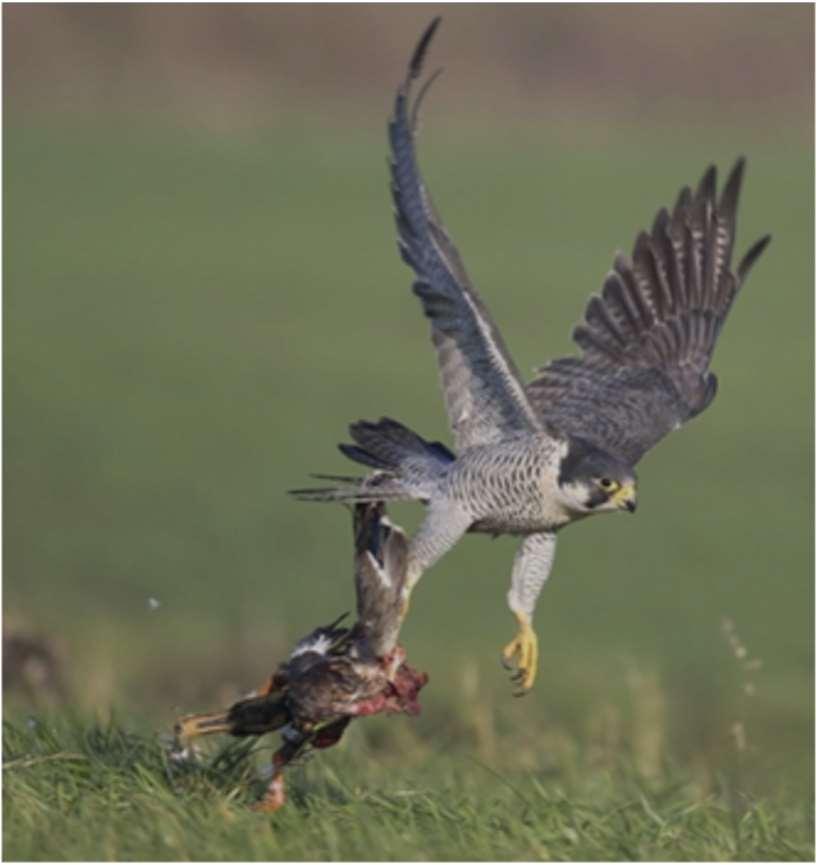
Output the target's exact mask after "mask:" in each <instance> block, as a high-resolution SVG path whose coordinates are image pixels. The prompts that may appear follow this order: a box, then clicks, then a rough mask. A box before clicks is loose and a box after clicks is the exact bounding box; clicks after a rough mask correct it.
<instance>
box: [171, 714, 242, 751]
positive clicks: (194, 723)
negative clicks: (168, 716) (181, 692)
mask: <svg viewBox="0 0 818 865" xmlns="http://www.w3.org/2000/svg"><path fill="white" fill-rule="evenodd" d="M232 726H233V724H232V722H231V721H229V720H228V713H227V712H216V713H215V714H212V715H185V716H184V717H182V718H179V719H178V720H177V721H176V723H175V724H174V725H173V735H174V736H175V738H176V745H177V748H178V749H179V750H183V749H184V748H187V747H188V745H189V744H190V741H191V739H195V738H196V737H197V736H209V735H210V734H211V733H229V732H230V730H231V729H232Z"/></svg>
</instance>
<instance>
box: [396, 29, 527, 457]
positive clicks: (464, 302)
mask: <svg viewBox="0 0 818 865" xmlns="http://www.w3.org/2000/svg"><path fill="white" fill-rule="evenodd" d="M439 23H440V19H439V18H436V19H435V20H434V21H433V22H432V23H431V24H430V25H429V27H428V28H427V29H426V32H425V33H424V34H423V36H422V38H421V40H420V42H419V43H418V46H417V48H416V49H415V52H414V54H413V56H412V60H411V62H410V64H409V70H408V73H407V75H406V79H405V80H404V82H403V84H401V86H400V88H399V89H398V93H397V96H396V99H395V109H394V115H393V117H392V119H391V121H390V123H389V141H390V145H391V162H390V166H391V173H392V195H393V198H394V202H395V220H396V223H397V228H398V235H399V242H398V245H399V248H400V253H401V256H402V258H403V260H404V261H405V262H406V263H407V264H408V265H409V266H410V267H411V268H412V269H413V270H414V271H415V274H416V276H417V280H416V281H415V283H414V285H413V289H414V292H415V294H416V295H417V296H418V297H419V298H420V301H421V303H422V304H423V311H424V312H425V313H426V315H427V317H428V318H429V319H430V321H431V326H432V342H433V343H434V346H435V348H436V350H437V358H438V365H439V367H440V377H441V383H442V387H443V397H444V400H445V403H446V410H447V412H448V415H449V423H450V425H451V427H452V432H453V433H454V438H455V443H456V447H457V449H458V450H460V449H462V448H465V447H469V446H472V445H477V444H487V443H489V442H493V441H497V440H498V439H501V438H503V437H505V436H507V435H508V434H510V433H514V432H517V433H518V432H520V431H524V430H528V431H534V430H537V429H539V428H540V423H539V420H538V418H537V415H536V413H535V412H534V410H533V409H532V407H531V405H530V404H529V401H528V398H527V396H526V392H525V388H524V386H523V383H522V380H521V378H520V375H519V373H518V372H517V369H516V367H515V366H514V362H513V361H512V360H511V358H510V357H509V354H508V352H507V351H506V348H505V345H504V344H503V340H502V338H501V336H500V334H499V332H498V331H497V328H496V327H495V325H494V322H492V320H491V317H490V315H489V313H488V311H487V310H486V308H485V306H484V305H483V303H482V301H481V300H480V298H479V296H478V294H477V292H476V291H475V289H474V288H473V287H472V285H471V283H470V282H469V278H468V277H467V275H466V271H465V269H464V267H463V263H462V261H461V260H460V256H459V254H458V252H457V250H456V249H455V247H454V244H453V243H452V242H451V240H450V239H449V236H448V235H447V233H446V230H445V229H444V227H443V224H442V223H441V221H440V219H439V218H438V216H437V213H436V211H435V209H434V206H433V204H432V202H431V199H430V198H429V194H428V192H427V191H426V188H425V186H424V183H423V180H422V178H421V176H420V172H419V170H418V165H417V158H416V155H415V146H414V133H415V126H416V122H415V121H416V118H417V113H418V108H419V106H420V102H421V100H422V99H423V94H424V92H425V90H426V88H424V89H423V90H421V92H420V94H419V96H418V97H417V99H416V100H415V102H414V104H411V86H412V82H413V81H414V80H415V79H416V78H418V77H419V76H420V73H421V67H422V65H423V58H424V55H425V53H426V49H427V48H428V46H429V42H430V41H431V39H432V36H433V35H434V32H435V30H436V28H437V25H438V24H439ZM429 83H430V82H429ZM426 87H428V83H427V85H426Z"/></svg>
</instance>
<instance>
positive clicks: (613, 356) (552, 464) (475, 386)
mask: <svg viewBox="0 0 818 865" xmlns="http://www.w3.org/2000/svg"><path fill="white" fill-rule="evenodd" d="M438 24H439V19H435V20H434V21H433V22H432V23H431V24H430V25H429V27H428V28H427V29H426V31H425V33H424V34H423V36H422V38H421V40H420V42H419V43H418V46H417V48H416V49H415V51H414V54H413V56H412V59H411V61H410V64H409V68H408V72H407V75H406V77H405V79H404V81H403V83H402V84H401V85H400V87H399V88H398V91H397V96H396V99H395V104H394V114H393V116H392V118H391V120H390V123H389V142H390V147H391V162H390V166H391V176H392V196H393V199H394V204H395V219H396V223H397V231H398V246H399V249H400V254H401V256H402V258H403V260H404V261H405V262H406V263H407V264H408V265H409V266H410V267H411V268H412V270H413V271H414V273H415V282H414V284H413V286H412V288H413V290H414V293H415V294H416V295H417V297H418V298H419V299H420V302H421V304H422V306H423V311H424V313H425V314H426V316H427V317H428V319H429V320H430V324H431V337H432V343H433V344H434V347H435V349H436V351H437V359H438V365H439V368H440V378H441V384H442V390H443V397H444V401H445V404H446V410H447V413H448V416H449V422H450V425H451V429H452V433H453V436H454V445H455V450H456V453H453V452H452V451H450V450H449V449H448V448H447V447H445V446H444V445H443V444H441V443H440V442H429V441H426V440H425V439H423V438H421V437H420V436H419V435H417V434H416V433H414V432H412V431H410V430H409V429H407V428H406V427H405V426H403V425H402V424H400V423H397V422H396V421H394V420H390V419H388V418H383V419H381V420H380V421H378V422H376V423H369V422H365V421H360V422H358V423H355V424H352V426H351V427H350V434H351V436H352V439H353V441H354V444H344V445H340V449H341V451H342V452H343V453H344V454H345V455H346V456H347V457H349V458H351V459H352V460H354V461H356V462H358V463H362V464H364V465H366V466H368V467H370V468H372V469H374V470H375V471H374V472H373V473H372V474H370V475H369V476H368V477H366V478H363V479H358V478H332V477H331V476H330V478H331V479H332V480H333V481H334V483H333V485H332V486H330V487H325V488H322V489H314V490H294V491H293V493H294V494H295V495H297V496H298V497H300V498H302V499H307V500H313V501H316V500H318V501H367V500H380V499H385V500H414V501H420V502H423V503H424V504H425V505H426V516H425V519H424V521H423V522H422V524H421V526H420V528H419V529H418V531H417V533H416V534H415V536H414V537H413V538H412V540H411V542H410V547H409V566H408V576H407V587H406V592H405V594H406V602H407V603H408V597H409V592H410V591H411V589H412V588H413V587H414V585H415V584H416V583H417V581H418V579H419V578H420V576H421V575H422V574H423V572H424V571H425V570H426V569H427V568H429V567H430V566H432V565H433V564H434V563H435V562H437V560H438V559H439V558H440V557H441V556H442V555H443V554H444V553H446V552H447V551H448V550H450V549H451V548H452V547H453V546H454V544H456V543H457V541H458V540H460V538H462V537H463V535H464V534H466V533H467V532H485V533H489V534H492V535H498V534H511V535H518V536H521V537H522V541H521V543H520V546H519V549H518V552H517V554H516V557H515V559H514V565H513V568H512V573H511V588H510V590H509V592H508V604H509V607H510V608H511V611H512V613H513V614H514V616H515V617H516V619H517V623H518V633H517V635H516V637H515V638H514V639H513V640H512V641H511V642H510V643H509V644H508V645H507V646H506V647H505V649H504V650H503V658H504V660H505V662H506V664H507V665H508V664H510V663H512V662H513V663H514V665H515V666H516V671H515V673H514V680H515V681H516V682H517V683H518V684H519V685H520V686H521V691H520V692H521V693H525V692H526V691H528V690H529V689H530V688H531V686H532V684H533V682H534V679H535V675H536V670H537V654H538V651H537V637H536V634H535V632H534V630H533V628H532V615H533V613H534V608H535V605H536V602H537V598H538V597H539V594H540V591H541V589H542V587H543V584H544V583H545V581H546V579H547V577H548V575H549V573H550V571H551V566H552V563H553V560H554V549H555V546H556V538H557V532H558V531H559V530H560V529H561V528H563V527H564V526H566V525H568V524H569V523H573V522H576V521H578V520H581V519H583V518H585V517H588V516H590V515H591V514H599V513H606V512H612V511H629V512H633V511H635V510H636V472H635V469H634V466H635V465H636V464H637V463H638V462H639V460H640V459H641V457H642V456H643V455H644V454H645V453H646V452H647V451H648V450H649V449H650V448H652V447H653V446H654V445H655V444H656V443H657V442H658V441H660V440H661V439H662V438H663V437H664V436H665V435H667V433H669V432H671V430H675V429H678V427H680V426H681V425H682V424H684V423H685V422H686V421H688V420H690V419H691V418H693V417H695V416H696V415H697V414H699V413H701V412H702V411H704V409H705V408H707V406H708V405H709V404H710V403H711V402H712V400H713V397H714V396H715V394H716V377H715V375H713V373H712V372H710V371H709V365H710V359H711V357H712V355H713V350H714V348H715V345H716V341H717V339H718V335H719V333H720V331H721V328H722V326H723V325H724V322H725V319H726V318H727V314H728V312H729V311H730V307H731V306H732V304H733V301H734V300H735V298H736V296H737V295H738V293H739V290H740V288H741V286H742V284H743V282H744V280H745V279H746V277H747V274H748V273H749V271H750V269H751V267H752V266H753V264H754V263H755V262H756V261H757V259H758V257H759V256H760V255H761V253H762V252H763V251H764V248H765V247H766V246H767V244H768V242H769V240H770V237H769V236H765V237H763V238H761V239H760V240H759V241H757V242H756V243H755V244H754V245H753V246H752V247H751V248H750V249H749V251H748V252H747V253H746V255H745V256H744V257H743V258H742V259H741V261H740V262H739V264H738V266H737V267H736V268H735V269H733V268H732V265H731V261H732V256H733V244H734V239H735V232H736V210H737V206H738V199H739V190H740V188H741V181H742V176H743V173H744V160H743V159H739V160H738V161H737V162H736V164H735V165H734V167H733V169H732V170H731V172H730V174H729V176H728V178H727V182H726V183H725V185H724V188H723V189H722V190H721V193H720V194H717V191H716V169H715V167H713V166H711V167H710V168H708V169H707V171H706V172H705V173H704V176H703V177H702V179H701V181H700V183H699V184H698V186H697V187H696V189H695V191H691V190H690V189H689V188H688V187H685V188H684V189H683V190H682V191H681V193H680V195H679V197H678V199H677V201H676V204H675V206H674V207H673V209H672V210H671V211H668V210H667V209H664V208H663V209H662V210H660V211H659V213H658V214H657V216H656V218H655V220H654V222H653V226H652V228H651V230H650V232H644V231H643V232H642V233H641V234H639V236H638V237H637V239H636V243H635V246H634V248H633V254H632V256H631V257H630V258H628V257H627V256H625V255H623V254H621V253H620V254H618V255H617V256H616V257H615V259H614V264H613V268H612V269H611V271H610V272H609V273H608V275H607V276H606V277H605V280H604V283H603V286H602V291H601V292H600V294H598V295H594V296H593V297H591V299H590V301H589V302H588V304H587V306H586V308H585V316H584V321H583V322H582V323H581V324H580V325H579V326H578V327H576V328H575V330H574V333H573V337H574V341H575V342H576V344H577V345H578V347H579V348H580V350H581V353H580V356H579V357H567V358H560V359H558V360H553V361H551V362H550V363H548V364H547V365H546V366H544V367H542V368H541V369H540V370H539V371H538V373H539V374H538V375H537V377H536V378H535V379H534V380H533V381H531V382H529V383H528V384H527V385H526V384H524V383H523V380H522V378H521V377H520V374H519V372H518V371H517V368H516V367H515V365H514V362H513V361H512V359H511V357H510V355H509V353H508V351H507V350H506V347H505V344H504V342H503V339H502V337H501V335H500V333H499V332H498V330H497V328H496V327H495V325H494V322H493V321H492V319H491V316H490V315H489V313H488V310H487V309H486V307H485V305H484V304H483V302H482V300H481V299H480V297H479V296H478V294H477V291H476V289H475V288H474V286H473V285H472V283H471V281H470V279H469V277H468V276H467V274H466V270H465V268H464V266H463V262H462V261H461V259H460V255H459V254H458V252H457V249H456V248H455V246H454V244H453V243H452V241H451V239H450V237H449V235H448V234H447V232H446V230H445V228H444V227H443V223H442V221H441V219H440V217H439V216H438V213H437V210H436V209H435V207H434V204H433V203H432V200H431V198H430V196H429V193H428V190H427V188H426V186H425V184H424V182H423V180H422V178H421V175H420V172H419V169H418V164H417V158H416V155H415V142H414V139H415V130H416V127H417V117H418V109H419V106H420V103H421V100H422V98H423V96H424V94H425V92H426V90H427V88H428V83H427V84H426V86H424V87H423V88H422V89H421V91H420V93H419V95H418V97H417V98H416V99H415V100H414V102H413V101H412V95H411V91H412V84H413V82H414V81H415V80H416V79H417V78H418V77H419V76H420V74H421V68H422V65H423V59H424V55H425V53H426V50H427V49H428V47H429V43H430V41H431V39H432V36H433V35H434V32H435V30H436V29H437V25H438Z"/></svg>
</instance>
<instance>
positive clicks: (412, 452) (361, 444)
mask: <svg viewBox="0 0 818 865" xmlns="http://www.w3.org/2000/svg"><path fill="white" fill-rule="evenodd" d="M349 433H350V436H351V437H352V440H353V442H354V444H341V445H339V446H338V447H339V450H340V451H341V453H343V454H344V456H347V457H349V459H351V460H352V461H353V462H357V463H361V464H362V465H365V466H368V467H369V468H371V469H375V471H374V472H373V473H372V474H371V475H369V476H368V477H366V478H350V477H339V476H334V475H314V477H317V478H319V479H323V480H329V481H333V485H332V486H327V487H321V488H317V489H303V490H291V491H290V492H291V494H292V495H294V496H295V497H296V498H298V499H301V500H302V501H325V502H326V501H335V502H375V501H426V500H428V499H429V498H430V496H431V494H432V492H433V491H434V488H435V486H436V484H437V482H438V481H439V479H440V477H441V475H442V474H444V473H445V472H446V470H447V469H448V467H449V466H450V465H451V463H452V462H454V459H455V456H454V454H453V453H452V452H451V451H450V450H449V449H448V448H447V447H446V446H445V445H443V444H441V443H440V442H430V441H426V439H424V438H422V437H421V436H419V435H418V434H417V433H415V432H413V431H412V430H410V429H409V428H408V427H405V426H404V425H403V424H401V423H398V422H397V421H395V420H392V419H391V418H381V419H380V420H379V421H377V422H374V423H373V422H370V421H358V422H357V423H354V424H352V425H351V426H350V428H349Z"/></svg>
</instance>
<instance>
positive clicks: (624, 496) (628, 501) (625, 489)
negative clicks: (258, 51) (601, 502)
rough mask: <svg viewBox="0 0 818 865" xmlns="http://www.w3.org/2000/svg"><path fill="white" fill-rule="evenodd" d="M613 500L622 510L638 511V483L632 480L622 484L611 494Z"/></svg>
mask: <svg viewBox="0 0 818 865" xmlns="http://www.w3.org/2000/svg"><path fill="white" fill-rule="evenodd" d="M611 502H613V504H615V505H616V506H617V507H618V508H619V509H620V510H622V511H628V512H629V513H631V514H632V513H634V512H635V511H636V484H635V483H632V482H631V483H627V484H622V486H621V487H620V488H619V489H618V490H617V491H616V492H615V493H614V494H613V495H612V496H611Z"/></svg>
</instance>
